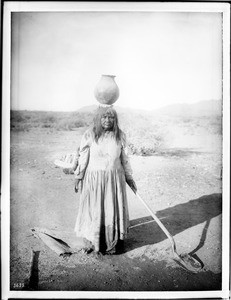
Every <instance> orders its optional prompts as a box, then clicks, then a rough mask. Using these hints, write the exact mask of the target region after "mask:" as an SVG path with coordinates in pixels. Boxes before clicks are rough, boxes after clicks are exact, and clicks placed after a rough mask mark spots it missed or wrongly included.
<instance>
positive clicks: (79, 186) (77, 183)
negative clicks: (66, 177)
mask: <svg viewBox="0 0 231 300" xmlns="http://www.w3.org/2000/svg"><path fill="white" fill-rule="evenodd" d="M81 189H82V179H78V178H76V179H75V192H76V193H78V191H79V190H81Z"/></svg>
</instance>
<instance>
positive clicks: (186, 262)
mask: <svg viewBox="0 0 231 300" xmlns="http://www.w3.org/2000/svg"><path fill="white" fill-rule="evenodd" d="M135 195H136V196H137V197H138V199H139V200H140V201H141V202H142V203H143V204H144V205H145V207H146V208H147V209H148V211H149V212H150V214H151V216H152V217H153V219H154V220H155V221H156V223H157V224H158V225H159V226H160V228H161V229H162V230H163V232H164V233H165V234H166V236H167V237H168V239H169V240H170V242H171V245H172V252H173V257H174V259H175V260H176V261H177V262H179V264H180V265H182V266H183V267H185V268H186V269H187V270H189V271H191V272H193V273H197V272H199V271H200V270H201V269H202V265H201V263H200V262H199V261H198V260H196V259H195V258H194V257H192V256H191V255H189V254H187V253H184V254H180V255H179V254H178V253H177V251H176V243H175V241H174V239H173V237H172V235H171V234H170V233H169V232H168V230H167V229H166V227H165V226H164V225H163V223H162V222H161V221H160V220H159V219H158V218H157V216H156V214H155V213H154V212H153V211H152V210H151V208H150V207H149V206H148V204H147V203H146V202H145V201H144V200H143V199H142V198H141V197H140V195H139V194H138V193H137V192H135Z"/></svg>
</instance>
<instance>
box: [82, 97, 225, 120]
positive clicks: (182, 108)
mask: <svg viewBox="0 0 231 300" xmlns="http://www.w3.org/2000/svg"><path fill="white" fill-rule="evenodd" d="M97 107H98V105H96V104H94V105H89V106H84V107H82V108H80V109H78V110H77V112H81V113H94V111H95V110H96V109H97ZM114 107H115V109H116V111H117V112H118V113H119V114H128V115H130V114H139V115H153V114H154V115H168V116H172V117H174V116H176V117H177V116H182V117H183V116H191V117H197V116H198V117H200V116H219V115H221V112H222V101H221V100H208V101H199V102H196V103H192V104H185V103H176V104H172V105H167V106H164V107H161V108H159V109H155V110H142V109H133V108H127V107H121V106H116V105H115V106H114Z"/></svg>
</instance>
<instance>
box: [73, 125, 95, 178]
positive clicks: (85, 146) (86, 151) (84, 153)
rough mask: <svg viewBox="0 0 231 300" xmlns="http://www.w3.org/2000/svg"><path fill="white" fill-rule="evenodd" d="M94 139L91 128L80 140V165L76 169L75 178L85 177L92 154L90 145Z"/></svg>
mask: <svg viewBox="0 0 231 300" xmlns="http://www.w3.org/2000/svg"><path fill="white" fill-rule="evenodd" d="M91 141H92V134H91V132H90V130H87V131H86V132H85V133H84V135H83V137H82V139H81V142H80V147H79V158H78V167H77V169H76V170H75V172H74V174H75V178H77V179H83V177H84V174H85V171H86V168H87V165H88V162H89V156H90V145H91Z"/></svg>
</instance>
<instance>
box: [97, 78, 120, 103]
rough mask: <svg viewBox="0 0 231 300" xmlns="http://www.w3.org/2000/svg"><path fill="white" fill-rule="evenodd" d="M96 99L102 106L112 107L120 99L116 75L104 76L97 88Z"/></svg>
mask: <svg viewBox="0 0 231 300" xmlns="http://www.w3.org/2000/svg"><path fill="white" fill-rule="evenodd" d="M95 97H96V99H97V101H98V102H99V103H101V104H107V105H112V104H113V103H115V102H116V100H117V99H118V98H119V88H118V86H117V84H116V82H115V76H114V75H102V76H101V79H100V81H99V82H98V84H97V85H96V87H95Z"/></svg>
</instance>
